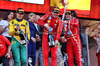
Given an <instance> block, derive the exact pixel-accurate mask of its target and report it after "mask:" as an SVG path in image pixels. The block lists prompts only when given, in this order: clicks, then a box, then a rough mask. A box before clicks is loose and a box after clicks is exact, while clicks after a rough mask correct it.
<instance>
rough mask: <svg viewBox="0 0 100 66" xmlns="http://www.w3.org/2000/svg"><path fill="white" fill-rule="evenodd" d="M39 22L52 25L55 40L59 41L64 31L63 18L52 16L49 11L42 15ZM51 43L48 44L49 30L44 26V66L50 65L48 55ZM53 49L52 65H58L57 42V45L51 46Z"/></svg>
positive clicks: (42, 24)
mask: <svg viewBox="0 0 100 66" xmlns="http://www.w3.org/2000/svg"><path fill="white" fill-rule="evenodd" d="M37 24H39V25H41V26H44V25H45V24H48V25H49V26H50V27H52V28H53V31H52V32H51V34H52V35H53V36H55V37H54V41H56V40H57V41H59V38H60V35H61V32H62V28H63V22H62V20H61V19H60V18H59V17H57V18H54V17H53V16H52V13H48V14H46V15H44V16H42V17H41V18H40V19H39V20H38V22H37ZM49 48H50V47H49V44H48V30H47V29H46V28H44V31H43V40H42V49H43V63H44V66H49V62H48V61H49V60H48V55H49ZM50 50H51V66H57V44H56V46H55V47H53V48H50Z"/></svg>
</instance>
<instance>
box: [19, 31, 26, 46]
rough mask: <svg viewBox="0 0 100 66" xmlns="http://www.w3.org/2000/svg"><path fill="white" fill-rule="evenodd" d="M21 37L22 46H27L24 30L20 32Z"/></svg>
mask: <svg viewBox="0 0 100 66" xmlns="http://www.w3.org/2000/svg"><path fill="white" fill-rule="evenodd" d="M19 37H20V39H21V41H22V44H23V45H25V44H26V40H25V39H26V38H25V34H24V32H23V31H22V30H19Z"/></svg>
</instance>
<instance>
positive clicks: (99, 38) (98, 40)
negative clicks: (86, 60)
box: [94, 25, 100, 66]
mask: <svg viewBox="0 0 100 66" xmlns="http://www.w3.org/2000/svg"><path fill="white" fill-rule="evenodd" d="M98 30H99V33H100V25H98ZM94 40H95V42H96V46H97V52H96V56H97V59H98V66H100V34H96V35H94Z"/></svg>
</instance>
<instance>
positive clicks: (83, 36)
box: [81, 29, 87, 66]
mask: <svg viewBox="0 0 100 66" xmlns="http://www.w3.org/2000/svg"><path fill="white" fill-rule="evenodd" d="M85 32H86V31H85V29H84V30H83V33H81V39H82V40H81V43H82V60H83V66H87V52H86V44H87V40H86V33H85Z"/></svg>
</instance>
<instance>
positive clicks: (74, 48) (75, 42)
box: [64, 18, 82, 66]
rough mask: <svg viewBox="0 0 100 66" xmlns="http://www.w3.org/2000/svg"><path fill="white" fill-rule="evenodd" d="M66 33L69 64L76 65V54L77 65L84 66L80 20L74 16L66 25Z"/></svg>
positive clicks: (70, 65) (69, 65)
mask: <svg viewBox="0 0 100 66" xmlns="http://www.w3.org/2000/svg"><path fill="white" fill-rule="evenodd" d="M64 32H65V33H64V35H65V38H66V39H67V45H66V52H67V53H68V66H74V62H73V60H74V54H75V59H76V63H77V66H82V54H81V41H80V37H79V21H78V19H77V18H73V19H71V20H69V21H67V23H66V24H65V25H64Z"/></svg>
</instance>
